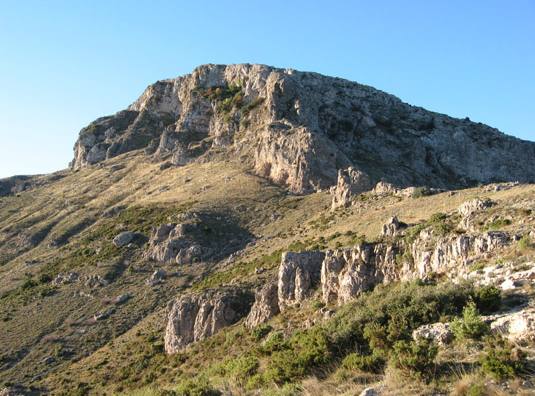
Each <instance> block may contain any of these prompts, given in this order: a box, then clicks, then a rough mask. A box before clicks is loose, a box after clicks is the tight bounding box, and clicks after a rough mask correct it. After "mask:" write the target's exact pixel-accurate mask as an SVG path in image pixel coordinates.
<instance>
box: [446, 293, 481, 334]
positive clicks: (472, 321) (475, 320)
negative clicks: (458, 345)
mask: <svg viewBox="0 0 535 396" xmlns="http://www.w3.org/2000/svg"><path fill="white" fill-rule="evenodd" d="M451 329H452V331H453V334H454V335H455V338H456V339H458V340H464V339H474V340H477V339H480V338H481V337H482V336H483V335H485V334H487V333H488V331H489V325H488V324H486V323H485V322H483V321H482V320H481V317H480V316H479V312H478V310H477V307H476V304H475V303H474V302H469V303H468V304H467V305H466V307H464V309H463V315H462V318H455V320H454V321H453V322H452V323H451Z"/></svg>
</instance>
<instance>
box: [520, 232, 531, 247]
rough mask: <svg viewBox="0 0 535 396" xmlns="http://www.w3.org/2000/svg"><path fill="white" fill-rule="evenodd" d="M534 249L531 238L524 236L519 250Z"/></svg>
mask: <svg viewBox="0 0 535 396" xmlns="http://www.w3.org/2000/svg"><path fill="white" fill-rule="evenodd" d="M531 247H532V244H531V239H530V238H529V235H524V236H523V237H522V238H520V240H519V241H518V248H519V249H520V250H528V249H530V248H531Z"/></svg>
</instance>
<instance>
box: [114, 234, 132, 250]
mask: <svg viewBox="0 0 535 396" xmlns="http://www.w3.org/2000/svg"><path fill="white" fill-rule="evenodd" d="M135 236H136V234H135V233H133V232H131V231H123V232H121V233H120V234H118V235H117V236H116V237H115V238H113V244H114V245H115V246H117V247H123V246H126V245H128V244H129V243H130V242H132V241H133V240H134V238H135Z"/></svg>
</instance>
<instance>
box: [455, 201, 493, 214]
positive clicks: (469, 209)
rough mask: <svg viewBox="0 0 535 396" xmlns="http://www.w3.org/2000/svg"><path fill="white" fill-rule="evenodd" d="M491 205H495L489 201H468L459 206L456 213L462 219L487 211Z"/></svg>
mask: <svg viewBox="0 0 535 396" xmlns="http://www.w3.org/2000/svg"><path fill="white" fill-rule="evenodd" d="M493 205H495V203H494V202H493V201H492V200H490V199H480V198H474V199H471V200H470V201H466V202H464V203H463V204H462V205H461V206H459V209H457V211H458V212H459V214H460V215H461V216H462V217H468V216H471V215H472V214H474V213H476V212H479V211H482V210H485V209H488V208H490V207H492V206H493Z"/></svg>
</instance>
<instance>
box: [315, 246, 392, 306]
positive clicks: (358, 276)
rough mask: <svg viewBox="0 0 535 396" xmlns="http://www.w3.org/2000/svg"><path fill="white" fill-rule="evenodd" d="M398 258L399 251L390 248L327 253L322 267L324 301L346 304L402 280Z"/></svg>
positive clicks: (338, 250)
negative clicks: (376, 288) (366, 293)
mask: <svg viewBox="0 0 535 396" xmlns="http://www.w3.org/2000/svg"><path fill="white" fill-rule="evenodd" d="M395 256H396V248H395V247H394V246H392V245H389V244H368V243H363V244H360V245H357V246H355V247H354V248H349V249H336V250H327V251H326V252H325V259H324V260H323V263H322V266H321V286H322V292H323V301H324V302H325V303H332V302H338V303H339V304H343V303H345V302H347V301H349V300H351V299H353V298H355V297H356V296H358V295H359V294H360V293H362V292H363V291H366V290H369V289H371V288H373V287H374V286H375V285H377V284H379V283H383V282H391V281H393V280H397V279H399V271H398V270H397V268H396V260H395Z"/></svg>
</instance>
